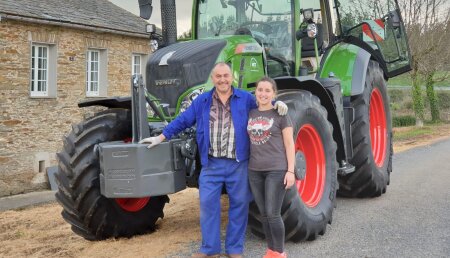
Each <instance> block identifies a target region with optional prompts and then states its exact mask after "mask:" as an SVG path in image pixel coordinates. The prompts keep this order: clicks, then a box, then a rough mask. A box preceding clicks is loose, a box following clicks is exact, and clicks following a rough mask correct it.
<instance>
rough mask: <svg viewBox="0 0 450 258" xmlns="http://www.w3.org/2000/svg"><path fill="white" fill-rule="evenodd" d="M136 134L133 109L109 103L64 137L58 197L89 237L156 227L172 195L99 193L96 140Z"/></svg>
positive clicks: (64, 213)
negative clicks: (114, 196) (111, 195)
mask: <svg viewBox="0 0 450 258" xmlns="http://www.w3.org/2000/svg"><path fill="white" fill-rule="evenodd" d="M130 136H131V112H130V111H129V110H125V109H110V110H106V111H103V112H100V113H98V114H96V115H95V116H93V117H92V118H90V119H88V120H87V121H84V122H81V123H80V124H78V125H74V126H73V130H72V131H71V132H70V133H69V135H68V136H66V137H65V138H64V146H63V150H62V151H61V152H60V153H58V154H57V157H58V164H59V171H58V173H57V174H56V181H57V183H58V191H57V193H56V200H57V201H58V202H59V203H60V204H61V205H62V207H63V211H62V216H63V218H64V219H65V220H66V221H67V222H68V223H69V224H71V225H72V230H73V231H74V232H75V233H76V234H78V235H80V236H82V237H84V238H85V239H88V240H102V239H105V238H109V237H131V236H133V235H137V234H142V233H145V232H148V231H151V230H153V229H154V226H155V223H156V221H157V220H158V218H162V217H163V216H164V214H163V208H164V205H165V204H166V202H168V201H169V198H168V197H167V196H166V195H164V196H155V197H153V196H152V197H145V198H124V199H108V198H106V197H104V196H103V195H101V193H100V181H99V174H100V165H99V158H98V155H97V153H96V152H95V151H94V149H95V145H96V144H98V143H101V142H109V141H119V140H124V141H127V139H129V137H130Z"/></svg>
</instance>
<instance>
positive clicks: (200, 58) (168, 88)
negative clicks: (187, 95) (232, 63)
mask: <svg viewBox="0 0 450 258" xmlns="http://www.w3.org/2000/svg"><path fill="white" fill-rule="evenodd" d="M225 45H226V41H225V40H195V41H189V42H181V43H176V44H173V45H170V46H168V47H165V48H162V49H160V50H157V51H156V52H155V53H153V55H152V56H151V57H150V59H149V60H148V63H147V69H146V73H147V74H146V78H147V90H148V91H149V92H150V93H151V94H152V95H154V96H155V97H157V98H159V99H161V101H162V102H163V103H168V104H169V105H170V107H171V108H174V107H176V104H177V101H178V98H179V97H180V96H181V94H183V93H184V92H185V91H186V90H187V89H189V88H191V87H193V86H196V85H199V84H202V83H205V82H206V81H207V80H208V77H209V74H210V73H211V70H212V68H213V66H214V63H215V62H216V60H217V57H218V55H219V53H220V52H221V50H222V49H223V48H224V47H225Z"/></svg>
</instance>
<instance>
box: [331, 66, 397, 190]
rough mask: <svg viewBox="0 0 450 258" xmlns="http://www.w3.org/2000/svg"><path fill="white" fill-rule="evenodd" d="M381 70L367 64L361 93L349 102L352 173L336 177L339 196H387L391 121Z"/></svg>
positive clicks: (390, 159)
mask: <svg viewBox="0 0 450 258" xmlns="http://www.w3.org/2000/svg"><path fill="white" fill-rule="evenodd" d="M386 86H387V85H386V80H385V79H384V76H383V70H382V69H381V68H380V66H379V64H378V63H377V62H375V61H370V62H369V65H368V68H367V73H366V81H365V85H364V91H363V93H362V94H360V95H357V96H353V97H352V98H351V105H352V107H353V108H354V110H355V120H354V122H353V123H352V125H351V130H352V144H353V157H352V159H350V163H351V164H353V165H354V166H355V172H353V173H351V174H348V175H346V176H342V177H339V191H338V195H340V196H345V197H361V198H362V197H377V196H380V195H381V194H383V193H385V192H386V188H387V185H388V184H389V176H390V173H391V172H392V154H393V148H392V121H391V113H390V108H389V99H388V94H387V87H386Z"/></svg>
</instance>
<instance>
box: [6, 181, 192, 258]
mask: <svg viewBox="0 0 450 258" xmlns="http://www.w3.org/2000/svg"><path fill="white" fill-rule="evenodd" d="M170 199H171V200H170V203H168V204H167V205H166V208H165V210H164V212H165V217H164V219H163V220H159V221H158V223H157V230H156V231H155V232H153V233H151V234H146V235H142V236H136V237H133V238H129V239H108V240H105V241H100V242H91V241H87V240H85V239H84V238H82V237H79V236H78V235H75V234H74V233H73V232H72V230H71V229H70V225H69V224H68V223H66V222H65V221H64V220H63V219H62V217H61V215H60V213H61V210H62V208H61V206H59V205H58V204H56V203H53V204H46V205H42V206H38V207H32V208H27V209H24V210H17V211H5V212H2V213H0V214H1V215H0V243H1V244H0V256H1V257H29V256H33V257H166V256H171V255H170V254H171V253H174V252H176V251H177V250H182V249H183V248H184V246H185V245H187V244H189V243H191V242H192V241H197V240H199V239H200V226H199V216H198V215H199V207H198V190H197V189H187V190H185V191H182V192H179V193H176V194H173V195H171V196H170Z"/></svg>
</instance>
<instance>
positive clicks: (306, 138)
mask: <svg viewBox="0 0 450 258" xmlns="http://www.w3.org/2000/svg"><path fill="white" fill-rule="evenodd" d="M278 99H279V100H281V101H283V102H285V103H286V104H287V105H288V107H289V116H290V118H291V120H292V123H293V126H294V142H295V148H296V152H302V153H303V155H304V157H305V160H306V173H305V177H304V179H303V180H297V182H296V184H295V185H294V186H293V187H292V188H291V189H289V190H288V191H287V192H286V195H285V197H284V200H283V204H282V208H281V213H282V214H281V215H282V218H283V221H284V225H285V234H286V238H285V239H286V241H288V240H291V241H294V242H298V241H302V240H314V239H316V237H317V235H323V234H324V233H325V230H326V227H327V224H331V220H332V214H333V209H334V208H335V206H336V190H337V189H336V188H337V162H336V143H335V141H334V139H333V127H332V125H331V124H330V123H329V122H328V120H327V111H326V109H325V108H324V107H323V106H322V105H321V104H320V100H319V98H317V97H316V96H314V95H312V94H311V93H310V92H307V91H284V92H283V91H281V92H280V94H279V97H278ZM249 227H250V229H251V231H252V232H253V233H254V234H255V235H257V236H260V237H264V231H263V228H262V224H261V215H260V214H259V211H258V208H257V207H256V205H255V203H254V202H253V203H252V204H251V205H250V213H249Z"/></svg>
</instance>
